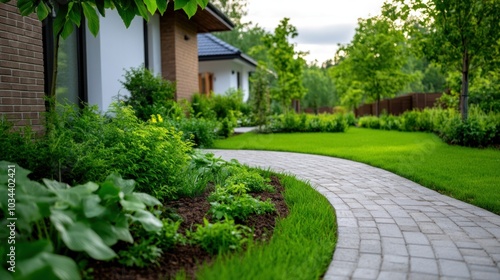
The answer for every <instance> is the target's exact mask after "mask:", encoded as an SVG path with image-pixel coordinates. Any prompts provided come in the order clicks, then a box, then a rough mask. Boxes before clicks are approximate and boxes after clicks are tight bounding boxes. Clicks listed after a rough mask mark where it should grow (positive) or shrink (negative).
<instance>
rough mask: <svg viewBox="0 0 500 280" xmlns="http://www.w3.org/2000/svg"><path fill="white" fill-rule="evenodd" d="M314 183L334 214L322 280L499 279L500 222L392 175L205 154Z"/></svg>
mask: <svg viewBox="0 0 500 280" xmlns="http://www.w3.org/2000/svg"><path fill="white" fill-rule="evenodd" d="M207 152H211V153H214V154H215V155H217V156H221V157H222V158H223V159H226V160H229V159H233V158H234V159H237V160H238V161H240V162H241V163H243V164H248V165H250V166H257V167H262V168H271V169H272V170H274V171H278V172H287V173H292V174H294V175H296V176H297V177H298V178H299V179H302V180H306V181H309V182H310V183H311V185H312V186H313V187H314V188H315V189H316V190H317V191H318V192H320V193H321V194H323V195H324V196H325V197H326V198H327V199H328V200H329V201H330V203H331V204H332V205H333V206H334V207H335V210H336V216H337V224H338V241H337V247H336V249H335V253H334V255H333V258H332V262H331V264H330V266H329V268H328V271H327V272H326V274H325V276H324V279H325V280H327V279H328V280H329V279H500V216H498V215H495V214H493V213H491V212H488V211H486V210H483V209H480V208H478V207H475V206H473V205H470V204H467V203H464V202H461V201H458V200H455V199H453V198H450V197H447V196H444V195H441V194H439V193H437V192H435V191H432V190H430V189H427V188H425V187H422V186H420V185H418V184H416V183H414V182H411V181H409V180H407V179H405V178H402V177H400V176H397V175H395V174H393V173H390V172H388V171H385V170H382V169H379V168H374V167H371V166H368V165H366V164H362V163H357V162H353V161H349V160H343V159H338V158H331V157H325V156H317V155H306V154H297V153H285V152H265V151H233V150H207Z"/></svg>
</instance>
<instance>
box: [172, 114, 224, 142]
mask: <svg viewBox="0 0 500 280" xmlns="http://www.w3.org/2000/svg"><path fill="white" fill-rule="evenodd" d="M169 124H170V125H171V126H174V127H175V128H177V129H178V130H180V131H182V132H183V135H182V139H183V140H184V141H190V142H192V143H193V146H194V147H198V148H211V147H212V146H213V144H214V141H215V139H216V137H217V135H216V134H215V131H216V128H217V125H218V124H217V122H216V121H215V120H211V119H205V118H176V119H173V120H169Z"/></svg>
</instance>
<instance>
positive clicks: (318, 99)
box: [301, 65, 337, 113]
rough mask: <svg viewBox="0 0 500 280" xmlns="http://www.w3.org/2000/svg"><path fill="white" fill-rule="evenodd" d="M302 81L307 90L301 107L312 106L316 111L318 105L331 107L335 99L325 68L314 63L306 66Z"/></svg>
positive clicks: (316, 111)
mask: <svg viewBox="0 0 500 280" xmlns="http://www.w3.org/2000/svg"><path fill="white" fill-rule="evenodd" d="M303 83H304V87H305V88H306V90H307V94H306V95H305V96H304V98H302V100H301V105H302V107H303V108H312V109H313V110H314V112H315V113H318V109H319V108H320V107H332V106H333V105H334V104H335V102H336V101H337V96H336V90H335V86H334V84H333V81H332V79H331V78H330V77H329V75H328V72H327V70H326V69H324V68H320V67H318V66H316V65H311V66H308V67H306V68H305V71H304V80H303Z"/></svg>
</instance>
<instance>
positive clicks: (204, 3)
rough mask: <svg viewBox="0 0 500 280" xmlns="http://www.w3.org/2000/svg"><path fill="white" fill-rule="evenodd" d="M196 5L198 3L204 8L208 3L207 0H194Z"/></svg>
mask: <svg viewBox="0 0 500 280" xmlns="http://www.w3.org/2000/svg"><path fill="white" fill-rule="evenodd" d="M196 2H197V3H198V5H200V6H201V7H202V8H205V7H206V6H207V5H208V0H197V1H196Z"/></svg>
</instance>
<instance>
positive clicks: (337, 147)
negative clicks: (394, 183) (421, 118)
mask: <svg viewBox="0 0 500 280" xmlns="http://www.w3.org/2000/svg"><path fill="white" fill-rule="evenodd" d="M215 148H219V149H255V150H274V151H291V152H300V153H309V154H319V155H328V156H334V157H340V158H346V159H351V160H354V161H359V162H364V163H367V164H369V165H372V166H376V167H380V168H383V169H385V170H389V171H392V172H394V173H396V174H399V175H401V176H403V177H406V178H408V179H410V180H413V181H415V182H417V183H419V184H422V185H423V186H426V187H428V188H431V189H434V190H437V191H439V192H441V193H444V194H447V195H449V196H452V197H455V198H457V199H460V200H463V201H466V202H469V203H471V204H474V205H477V206H479V207H482V208H484V209H487V210H490V211H492V212H494V213H496V214H500V151H499V150H494V149H473V148H466V147H459V146H450V145H447V144H445V143H443V142H442V141H441V140H440V139H439V138H438V137H437V136H436V135H434V134H432V133H420V132H399V131H383V130H372V129H363V128H353V127H351V128H349V130H348V131H347V132H346V133H291V134H254V133H247V134H242V135H238V136H235V137H232V138H228V139H225V140H219V141H217V142H216V143H215Z"/></svg>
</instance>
